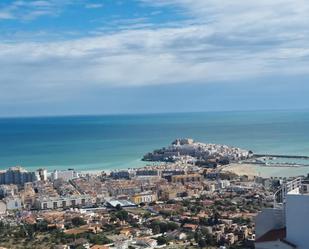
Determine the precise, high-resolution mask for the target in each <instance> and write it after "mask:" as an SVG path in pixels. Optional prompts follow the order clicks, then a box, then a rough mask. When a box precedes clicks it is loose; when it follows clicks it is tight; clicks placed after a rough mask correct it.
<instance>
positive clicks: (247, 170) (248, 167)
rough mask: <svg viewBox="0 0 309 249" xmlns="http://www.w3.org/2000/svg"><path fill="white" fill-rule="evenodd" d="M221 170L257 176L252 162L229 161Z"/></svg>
mask: <svg viewBox="0 0 309 249" xmlns="http://www.w3.org/2000/svg"><path fill="white" fill-rule="evenodd" d="M222 171H223V172H231V173H234V174H236V175H239V176H241V175H247V176H252V177H254V176H258V172H257V171H256V167H255V166H254V165H252V164H239V163H231V164H229V165H227V166H226V167H225V168H224V169H222Z"/></svg>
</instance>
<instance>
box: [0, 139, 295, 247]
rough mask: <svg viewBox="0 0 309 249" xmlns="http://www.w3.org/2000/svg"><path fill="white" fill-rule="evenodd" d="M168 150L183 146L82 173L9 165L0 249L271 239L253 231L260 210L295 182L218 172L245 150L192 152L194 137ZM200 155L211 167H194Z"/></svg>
mask: <svg viewBox="0 0 309 249" xmlns="http://www.w3.org/2000/svg"><path fill="white" fill-rule="evenodd" d="M173 145H174V147H175V146H178V148H182V147H181V146H183V145H185V147H186V149H187V151H189V152H182V153H179V151H180V150H178V152H177V153H178V156H177V157H178V159H177V160H173V162H168V163H166V162H157V163H155V164H154V165H151V166H145V167H143V168H134V169H128V170H114V171H111V172H100V173H94V172H93V173H92V172H88V173H81V172H77V171H75V170H74V169H68V170H55V171H53V172H48V171H47V170H46V169H38V170H36V171H35V172H29V171H27V170H25V169H23V168H22V167H12V168H9V169H7V170H5V171H2V172H0V198H1V200H0V246H2V248H59V249H60V248H63V249H65V248H77V249H81V248H91V249H100V248H101V249H103V248H104V249H106V248H110V249H112V248H114V249H125V248H130V249H133V248H136V249H138V248H140V249H141V248H149V249H150V248H188V249H189V248H221V249H224V248H231V249H233V248H254V247H255V246H256V248H258V245H261V244H259V243H262V245H264V244H265V243H266V242H267V241H271V240H269V238H268V240H267V241H266V242H265V241H263V236H264V233H266V232H268V231H271V230H272V228H273V227H271V226H270V225H268V227H267V229H266V228H265V226H264V228H265V229H261V227H263V225H261V224H264V223H265V222H263V219H265V217H264V216H265V215H264V216H263V214H264V211H263V212H261V211H262V210H273V209H274V208H276V205H275V204H274V202H275V201H277V202H278V203H279V202H280V201H281V202H283V200H282V199H281V200H278V199H276V198H277V197H276V196H279V197H280V196H281V197H282V196H283V195H286V192H284V193H281V195H278V194H277V195H276V193H277V192H276V191H278V189H279V190H280V189H281V188H282V186H285V184H287V183H288V182H289V181H290V180H293V179H281V178H262V177H258V176H247V175H242V174H240V175H237V174H235V173H231V172H229V171H228V170H224V171H222V170H221V169H222V168H225V169H226V167H228V165H226V161H225V160H224V159H228V160H229V161H231V160H232V161H233V162H235V161H238V160H242V159H246V158H248V157H250V154H251V153H249V152H248V151H245V150H240V149H237V148H233V149H232V150H231V149H229V147H226V146H216V145H213V146H212V148H213V149H212V151H211V150H209V149H205V150H204V149H201V148H203V146H202V144H199V146H198V147H197V151H200V152H201V151H202V152H201V153H200V154H199V153H197V152H196V151H195V152H192V150H191V149H189V146H188V145H190V146H192V145H194V147H195V142H193V141H192V140H189V139H184V140H176V141H175V142H174V143H173ZM179 146H180V147H179ZM218 148H220V151H219V152H218V150H217V149H218ZM223 149H224V150H223ZM215 150H216V152H215ZM204 151H208V152H207V153H208V155H210V157H205V155H206V152H204ZM165 156H166V155H164V157H165ZM201 158H203V160H204V162H212V163H211V164H210V163H202V164H197V163H196V162H198V161H200V159H201ZM209 158H210V159H211V160H212V161H209V160H210V159H209ZM187 159H190V160H189V161H188V160H187ZM156 161H162V160H161V159H160V158H159V159H158V160H156ZM214 163H215V164H216V165H215V166H214ZM293 186H294V185H293ZM297 186H298V185H297ZM299 186H300V185H299ZM299 186H298V187H299ZM280 187H281V188H280ZM295 188H296V187H295ZM295 188H293V189H292V188H291V189H290V190H294V189H295ZM284 189H285V190H286V188H284ZM279 199H280V198H279ZM269 213H271V212H270V211H268V215H266V217H268V218H267V219H268V220H270V217H272V216H271V215H270V214H269ZM273 213H276V212H273ZM277 213H278V211H277ZM282 216H283V215H282ZM257 217H259V219H258V220H259V222H258V223H257V219H256V218H257ZM263 217H264V218H263ZM281 223H282V224H283V223H284V222H281ZM282 224H281V227H280V229H282V227H284V225H282ZM275 228H276V229H277V230H278V224H277V225H276V226H275ZM264 237H265V236H264ZM283 238H284V237H282V236H281V237H280V238H279V239H283ZM274 240H277V238H274ZM263 243H264V244H263ZM264 246H265V245H264ZM261 248H272V247H261ZM293 248H294V247H293Z"/></svg>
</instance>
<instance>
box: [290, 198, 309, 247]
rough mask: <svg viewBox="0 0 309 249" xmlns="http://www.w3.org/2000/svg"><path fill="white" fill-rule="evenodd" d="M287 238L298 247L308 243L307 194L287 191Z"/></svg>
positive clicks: (308, 210) (308, 216) (308, 211)
mask: <svg viewBox="0 0 309 249" xmlns="http://www.w3.org/2000/svg"><path fill="white" fill-rule="evenodd" d="M286 224H287V240H288V241H289V242H291V243H293V244H295V245H297V246H298V247H297V248H298V249H308V248H309V247H308V245H309V195H301V194H294V193H289V194H288V195H287V201H286Z"/></svg>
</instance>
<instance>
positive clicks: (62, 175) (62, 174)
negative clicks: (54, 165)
mask: <svg viewBox="0 0 309 249" xmlns="http://www.w3.org/2000/svg"><path fill="white" fill-rule="evenodd" d="M78 177H79V173H78V172H76V171H75V170H74V169H68V170H55V171H54V172H53V173H52V174H51V178H52V180H57V179H62V180H64V181H70V180H72V179H75V178H78Z"/></svg>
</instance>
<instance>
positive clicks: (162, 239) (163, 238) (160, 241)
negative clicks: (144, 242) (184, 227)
mask: <svg viewBox="0 0 309 249" xmlns="http://www.w3.org/2000/svg"><path fill="white" fill-rule="evenodd" d="M157 242H158V245H165V244H167V243H168V242H169V239H168V238H167V237H166V236H160V237H158V238H157Z"/></svg>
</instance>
